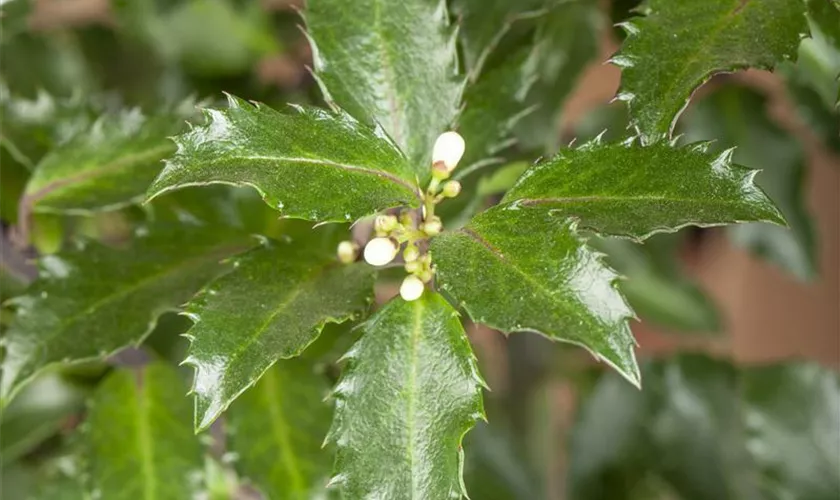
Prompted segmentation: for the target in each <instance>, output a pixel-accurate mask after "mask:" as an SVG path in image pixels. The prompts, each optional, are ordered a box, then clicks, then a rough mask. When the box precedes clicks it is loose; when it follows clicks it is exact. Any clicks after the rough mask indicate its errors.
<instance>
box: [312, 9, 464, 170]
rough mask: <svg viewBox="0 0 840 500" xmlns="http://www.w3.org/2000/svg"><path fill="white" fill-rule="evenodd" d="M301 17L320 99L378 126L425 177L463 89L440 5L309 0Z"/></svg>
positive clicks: (450, 31)
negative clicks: (323, 94)
mask: <svg viewBox="0 0 840 500" xmlns="http://www.w3.org/2000/svg"><path fill="white" fill-rule="evenodd" d="M304 15H305V18H306V25H307V28H308V31H309V36H310V39H311V40H312V42H313V55H314V56H313V58H314V63H315V73H316V74H317V76H318V77H319V79H320V80H321V81H322V82H323V84H325V86H326V93H327V94H328V95H327V98H328V100H333V101H335V103H336V104H338V105H339V106H341V107H342V108H344V109H346V110H347V111H348V112H350V114H352V115H353V116H355V117H357V118H358V119H360V120H363V121H366V122H367V121H376V122H377V123H379V124H380V125H382V128H384V129H385V131H386V132H387V133H388V135H389V136H391V137H392V138H393V139H394V141H395V142H396V143H397V144H398V145H399V146H400V148H401V149H402V151H404V152H405V154H406V156H407V157H408V158H409V160H411V163H412V168H413V169H414V170H413V172H414V173H415V174H416V175H417V176H418V177H420V179H421V180H423V179H425V178H427V177H428V176H429V166H430V164H431V155H432V146H433V145H434V142H435V139H436V138H437V136H438V135H439V134H440V133H442V132H444V131H446V130H447V129H448V128H449V127H450V126H451V125H452V123H453V122H454V121H455V117H456V115H457V113H458V107H459V105H460V99H461V93H462V91H463V81H462V80H461V79H459V78H458V77H457V76H456V74H457V71H458V58H457V53H456V50H455V30H454V28H453V27H451V26H449V21H448V13H447V10H446V2H445V1H444V0H404V1H399V2H391V1H385V0H355V1H353V2H347V1H345V0H311V1H309V2H307V8H306V11H305V12H304ZM413 177H414V176H413V175H412V178H413Z"/></svg>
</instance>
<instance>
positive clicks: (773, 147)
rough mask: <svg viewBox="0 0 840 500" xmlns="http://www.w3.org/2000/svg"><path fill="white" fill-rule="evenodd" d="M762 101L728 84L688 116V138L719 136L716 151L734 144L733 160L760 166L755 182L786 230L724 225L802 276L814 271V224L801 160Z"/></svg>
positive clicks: (742, 241) (808, 276)
mask: <svg viewBox="0 0 840 500" xmlns="http://www.w3.org/2000/svg"><path fill="white" fill-rule="evenodd" d="M766 106H767V103H766V99H765V98H764V96H762V95H761V94H759V93H757V92H755V91H753V90H750V89H748V88H746V87H739V86H728V87H724V88H722V89H720V90H717V91H716V92H714V93H713V94H712V95H710V96H708V97H706V98H704V99H703V100H702V101H700V102H699V103H697V105H696V106H694V107H693V108H692V110H691V111H690V112H689V113H687V114H686V116H685V121H684V130H685V134H686V138H687V139H688V140H700V139H717V141H716V142H714V143H713V145H712V147H713V148H715V149H717V150H720V149H723V148H725V147H730V146H734V145H735V144H737V145H738V149H736V150H735V154H734V160H735V161H737V162H738V163H740V164H743V165H747V166H752V167H760V168H762V169H763V172H762V174H761V175H760V176H759V177H758V178H757V180H758V185H759V186H761V188H762V189H763V190H764V191H765V192H766V193H767V194H768V195H769V196H770V197H771V198H772V199H773V201H774V202H775V203H776V204H777V206H778V207H779V210H780V211H781V212H782V214H784V217H785V219H786V220H787V221H788V225H789V228H783V227H779V226H772V225H768V224H744V225H740V226H734V227H731V228H727V230H728V231H729V234H730V236H731V237H732V239H733V240H734V241H735V242H736V243H738V244H740V245H742V246H744V247H745V248H748V249H750V250H751V251H752V252H753V253H755V254H757V255H760V256H763V257H765V258H767V259H768V260H770V261H772V262H774V263H776V264H777V265H779V266H781V267H782V268H784V269H786V270H788V271H789V272H791V273H793V274H794V275H795V276H797V277H798V278H800V279H803V280H809V279H813V278H815V277H816V275H817V258H816V243H815V235H814V226H813V223H812V221H811V216H810V214H809V213H808V209H807V208H806V203H805V200H804V193H803V191H804V188H805V186H804V180H805V175H804V174H805V173H804V166H805V158H804V155H803V152H802V148H801V147H800V145H799V142H798V141H797V140H796V139H795V138H794V137H792V136H791V135H790V134H788V133H787V132H786V131H785V130H783V129H781V128H780V127H779V126H777V125H776V124H775V123H773V121H772V120H771V119H770V117H769V116H768V115H767V111H766Z"/></svg>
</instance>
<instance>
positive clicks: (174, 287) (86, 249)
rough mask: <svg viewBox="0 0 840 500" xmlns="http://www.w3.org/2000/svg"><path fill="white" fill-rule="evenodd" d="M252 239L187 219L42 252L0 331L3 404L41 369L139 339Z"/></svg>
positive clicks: (88, 357) (89, 357)
mask: <svg viewBox="0 0 840 500" xmlns="http://www.w3.org/2000/svg"><path fill="white" fill-rule="evenodd" d="M251 245H252V243H251V241H250V239H249V238H247V237H246V236H242V235H240V234H239V233H232V232H231V231H228V230H225V229H223V228H219V227H210V226H197V225H190V224H178V225H171V226H170V225H159V226H151V227H146V228H140V229H138V231H137V236H136V237H135V239H134V240H133V241H132V242H131V246H130V247H129V248H127V249H124V250H118V249H114V248H108V247H105V246H103V245H101V244H99V243H94V242H90V243H88V244H87V245H83V246H81V247H79V248H76V249H74V250H72V251H68V252H66V253H63V254H58V255H47V256H44V257H43V258H42V259H41V260H40V262H39V268H40V276H39V278H38V279H37V280H36V281H35V282H34V283H33V284H32V285H31V286H30V287H29V289H28V293H27V294H26V295H22V296H19V297H15V298H14V299H12V300H11V301H10V304H11V305H13V306H14V307H16V308H17V312H16V315H15V317H14V318H13V320H12V323H11V325H9V328H8V330H7V331H6V335H5V339H4V341H5V347H6V357H5V359H4V361H3V379H2V384H0V396H2V400H0V401H2V402H3V404H4V405H5V403H7V402H8V401H9V400H10V399H11V398H12V397H13V396H14V394H15V393H16V392H17V391H18V390H19V389H20V388H21V387H22V386H23V385H24V384H26V383H27V382H28V381H29V380H31V379H32V378H33V377H34V376H35V375H36V374H38V373H39V372H41V371H42V370H43V369H45V368H48V367H50V366H52V365H56V364H59V363H78V362H83V361H87V360H92V359H97V358H102V357H104V356H106V355H108V354H110V353H112V352H114V351H116V350H118V349H120V348H122V347H124V346H127V345H130V344H137V343H139V342H141V341H142V340H143V339H144V338H145V337H146V335H147V334H148V333H149V332H150V331H151V330H152V328H153V327H154V324H155V320H156V318H157V317H158V316H159V315H160V314H162V313H163V312H165V311H171V310H175V309H176V308H177V307H178V306H180V305H181V304H183V303H184V302H186V301H187V300H188V299H189V298H190V297H192V296H193V294H195V292H196V291H198V290H199V289H200V288H201V287H202V286H204V285H205V284H206V283H207V282H209V281H210V280H212V279H213V278H214V277H215V276H217V275H218V274H219V273H221V272H223V271H225V270H227V269H229V268H230V266H228V265H222V264H220V263H219V262H220V261H221V260H222V259H224V258H226V257H229V256H230V255H232V254H234V253H237V252H240V251H242V250H245V249H247V248H248V247H249V246H251Z"/></svg>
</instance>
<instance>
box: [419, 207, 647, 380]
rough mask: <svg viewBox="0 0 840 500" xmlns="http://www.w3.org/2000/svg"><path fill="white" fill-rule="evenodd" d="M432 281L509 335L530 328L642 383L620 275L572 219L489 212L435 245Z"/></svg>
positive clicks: (529, 211) (480, 318)
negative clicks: (618, 281) (620, 289)
mask: <svg viewBox="0 0 840 500" xmlns="http://www.w3.org/2000/svg"><path fill="white" fill-rule="evenodd" d="M432 254H433V255H434V262H435V264H436V265H437V280H438V283H439V284H440V287H441V289H442V290H443V291H445V292H447V293H449V294H451V295H452V296H453V297H454V298H455V299H456V300H457V301H458V302H459V303H460V305H461V306H463V308H464V309H465V310H466V311H467V313H469V315H470V317H471V318H472V319H473V320H474V321H476V322H478V323H484V324H486V325H488V326H491V327H493V328H496V329H498V330H501V331H503V332H506V333H510V332H516V331H533V332H537V333H540V334H542V335H545V336H546V337H548V338H550V339H553V340H560V341H564V342H570V343H573V344H576V345H579V346H582V347H585V348H586V349H587V350H589V351H590V352H591V353H592V354H593V355H594V356H595V357H596V358H597V359H599V360H603V361H605V362H606V363H608V364H609V365H610V366H613V367H614V368H615V369H616V370H618V371H619V373H621V374H622V375H623V376H625V377H627V379H628V380H630V381H631V382H632V383H634V384H636V385H638V384H639V372H638V367H637V366H636V359H635V355H634V353H633V345H634V341H633V336H632V334H631V333H630V327H629V325H628V320H629V319H630V318H632V317H633V311H632V310H631V309H630V307H628V305H627V304H626V302H625V301H624V298H623V297H622V296H621V294H620V293H619V292H618V290H617V289H616V283H615V281H616V279H617V275H616V274H615V272H613V271H612V270H611V269H610V268H609V267H607V266H606V265H605V264H604V263H603V262H601V254H599V253H597V252H595V251H594V250H592V249H591V248H589V247H588V246H587V245H586V243H585V242H584V241H583V240H582V238H581V237H580V236H578V235H577V233H576V231H575V223H574V221H572V220H564V219H562V218H560V217H553V216H551V215H549V214H548V213H547V212H546V211H543V210H539V209H534V208H519V209H516V208H510V207H505V206H500V207H494V208H492V209H490V210H488V211H486V212H484V213H482V214H479V215H478V216H476V217H475V218H474V219H473V220H472V222H470V224H468V225H467V226H466V227H465V228H463V229H461V230H459V231H456V232H449V233H444V234H442V235H441V236H439V237H437V238H436V239H434V240H432Z"/></svg>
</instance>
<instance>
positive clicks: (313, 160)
mask: <svg viewBox="0 0 840 500" xmlns="http://www.w3.org/2000/svg"><path fill="white" fill-rule="evenodd" d="M206 114H207V116H208V117H209V121H208V123H207V124H206V125H203V126H198V127H194V128H193V129H192V130H191V131H190V132H188V133H186V134H184V135H181V136H179V137H177V138H176V143H177V144H178V151H177V153H176V154H175V156H174V157H172V158H171V159H169V160H168V161H167V163H166V168H165V169H164V170H163V172H161V174H160V176H158V178H157V180H155V182H154V183H153V184H152V186H151V187H150V188H149V192H148V194H149V199H152V198H155V197H157V196H160V195H161V194H163V193H166V192H169V191H172V190H175V189H181V188H183V187H188V186H201V185H208V184H231V185H236V186H250V187H253V188H255V189H256V190H257V191H259V193H260V195H262V197H263V200H265V202H266V203H267V204H268V205H269V206H271V207H272V208H274V209H276V210H279V211H280V212H282V213H283V215H285V216H287V217H295V218H302V219H308V220H316V221H336V222H346V221H353V220H356V219H359V218H361V217H364V216H366V215H370V214H372V213H374V212H377V211H379V210H382V209H385V208H389V207H394V206H401V205H417V204H418V197H417V191H416V187H415V178H414V174H413V170H412V166H411V164H409V162H408V161H407V160H406V159H405V157H404V156H403V155H402V154H401V153H400V152H399V150H397V148H396V147H395V146H394V145H393V144H392V143H391V142H390V141H389V140H388V139H387V138H386V137H385V136H384V134H383V133H382V130H381V129H370V128H367V127H365V126H364V125H362V124H360V123H359V122H357V121H355V120H354V119H353V118H351V117H350V116H349V115H347V114H344V113H330V112H327V111H323V110H319V109H317V108H301V107H297V106H295V107H294V109H293V110H292V113H291V114H282V113H279V112H277V111H275V110H273V109H271V108H268V107H266V106H263V105H251V104H249V103H247V102H245V101H242V100H241V99H239V98H236V97H232V96H230V97H229V99H228V109H227V110H224V111H221V110H216V109H209V110H207V111H206Z"/></svg>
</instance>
